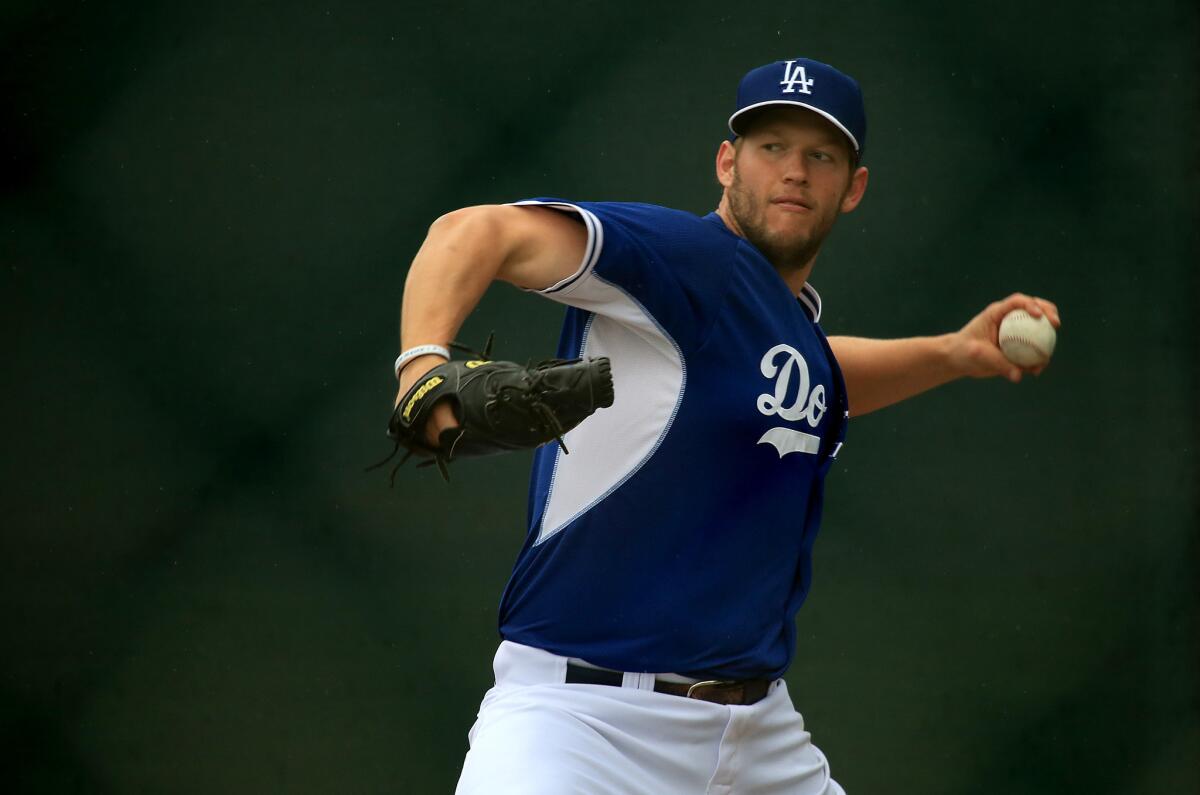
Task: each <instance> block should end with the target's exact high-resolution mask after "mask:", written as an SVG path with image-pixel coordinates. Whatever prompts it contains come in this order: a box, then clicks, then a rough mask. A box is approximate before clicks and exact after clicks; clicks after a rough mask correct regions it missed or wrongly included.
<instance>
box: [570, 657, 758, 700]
mask: <svg viewBox="0 0 1200 795" xmlns="http://www.w3.org/2000/svg"><path fill="white" fill-rule="evenodd" d="M624 680H625V674H623V673H621V672H620V671H607V670H603V669H599V668H586V667H584V666H582V665H576V664H575V663H567V678H566V680H565V681H566V683H567V684H569V685H609V686H612V687H620V686H621V685H622V683H623V682H624ZM654 692H656V693H666V694H667V695H670V696H681V697H683V698H697V699H700V700H701V701H711V702H712V703H714V704H735V705H742V706H748V705H750V704H754V703H757V702H759V701H762V700H763V699H764V698H766V696H767V693H769V692H771V680H770V679H728V680H723V679H709V680H706V681H703V682H696V683H695V684H684V683H682V682H667V681H665V680H662V679H655V680H654Z"/></svg>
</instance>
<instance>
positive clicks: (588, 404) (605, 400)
mask: <svg viewBox="0 0 1200 795" xmlns="http://www.w3.org/2000/svg"><path fill="white" fill-rule="evenodd" d="M491 342H492V341H491V339H489V340H488V344H487V346H486V347H485V348H484V352H483V353H482V354H476V355H477V356H478V358H475V359H471V360H452V361H448V362H446V363H445V364H442V365H439V366H437V367H435V368H433V369H432V370H430V371H429V372H427V373H425V375H423V376H422V377H421V378H420V379H418V380H417V382H416V383H415V384H413V386H412V388H411V389H409V390H408V392H407V393H406V394H405V395H404V397H402V398H401V399H400V402H399V403H397V404H396V408H395V410H394V411H393V412H392V417H391V420H390V421H389V422H388V428H387V435H388V437H389V438H391V439H392V441H393V442H395V444H396V446H395V448H394V449H393V450H392V453H391V455H389V456H388V457H387V458H386V459H384V460H383V461H380V462H379V463H378V464H375V465H374V466H372V467H370V469H374V468H375V467H378V466H382V465H383V464H385V463H387V462H388V461H390V460H391V459H392V458H393V457H394V456H395V455H396V453H397V452H398V451H399V450H400V448H401V447H403V448H405V449H406V450H407V453H406V454H405V455H404V458H402V459H401V460H400V463H398V464H397V465H396V466H395V468H393V469H392V481H393V482H394V481H395V477H396V472H397V471H398V470H399V469H400V467H401V466H403V465H404V463H405V462H406V461H407V460H408V459H409V458H410V457H412V456H414V455H415V456H418V457H420V458H424V459H425V461H423V462H422V463H421V464H418V466H430V465H434V464H436V465H437V467H438V470H439V471H440V472H441V473H442V477H443V478H444V479H446V480H449V479H450V473H449V470H448V469H447V464H448V463H450V462H451V461H453V460H457V459H459V458H475V457H478V456H485V455H494V454H496V453H505V452H508V451H510V450H527V449H531V448H534V447H538V446H539V445H543V444H546V443H547V442H549V441H550V440H552V439H557V440H558V443H559V444H560V445H562V448H563V452H564V453H567V452H569V451H568V450H567V447H566V445H565V444H563V441H562V436H563V434H565V433H566V432H567V431H569V430H571V429H572V428H574V427H575V426H576V425H578V424H579V423H581V422H583V421H584V420H585V419H586V418H587V417H589V416H590V415H591V414H592V413H593V412H594V411H595V410H596V409H598V408H605V407H607V406H611V405H612V402H613V385H612V374H611V372H610V369H609V360H608V359H607V358H606V357H600V358H595V359H587V360H582V359H572V360H564V359H550V360H548V361H544V362H540V363H538V364H535V365H520V364H517V363H515V362H504V361H499V362H497V361H490V360H488V358H487V356H488V354H489V352H490V349H491ZM454 347H456V348H460V349H461V348H462V346H459V345H455V346H454ZM441 400H446V401H448V402H449V403H450V406H451V408H452V409H453V411H454V416H455V418H456V419H457V420H458V427H457V428H452V429H448V430H445V431H443V432H442V433H441V436H440V437H439V439H438V446H437V447H430V446H429V442H428V441H427V440H426V438H425V424H426V421H427V420H428V419H429V415H430V414H431V413H432V411H433V406H434V404H435V403H437V402H439V401H441Z"/></svg>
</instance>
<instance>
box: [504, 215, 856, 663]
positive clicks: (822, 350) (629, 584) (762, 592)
mask: <svg viewBox="0 0 1200 795" xmlns="http://www.w3.org/2000/svg"><path fill="white" fill-rule="evenodd" d="M536 203H542V204H550V205H553V206H556V207H558V208H560V209H561V210H562V211H564V212H572V213H575V214H577V215H578V217H579V218H580V219H581V221H582V222H583V223H584V224H585V226H586V227H587V231H588V242H587V250H586V255H585V257H584V261H583V263H582V264H581V265H580V267H579V269H578V270H577V271H576V272H575V273H574V274H573V275H572V276H571V277H570V278H567V279H565V280H563V281H562V282H560V283H558V284H555V285H553V286H551V287H550V288H548V289H546V290H543V291H541V292H542V294H543V295H545V296H546V297H548V298H551V299H553V300H555V301H559V302H561V303H564V304H566V305H568V307H570V308H569V309H568V310H567V316H566V319H565V321H564V325H563V332H562V339H561V342H560V346H559V355H560V356H562V357H564V358H574V357H577V356H584V357H587V356H608V357H609V358H610V359H611V361H612V374H613V382H614V391H615V395H616V397H615V400H614V402H613V405H612V406H611V407H610V408H607V409H603V410H601V411H598V412H596V413H595V414H594V415H592V416H591V417H590V418H588V419H587V420H586V421H585V422H583V423H582V424H581V425H579V426H578V427H577V428H575V429H574V430H572V431H571V432H570V433H568V434H567V435H566V436H565V437H564V441H565V442H566V445H567V448H568V450H570V454H569V455H564V454H563V451H562V449H561V448H560V447H559V446H558V445H557V444H550V445H547V446H545V447H543V448H541V449H539V450H538V452H537V453H536V455H535V458H534V465H533V475H532V482H531V485H530V492H529V527H528V537H527V539H526V541H525V544H524V546H523V547H522V549H521V552H520V555H519V557H518V559H517V562H516V566H515V568H514V570H513V574H512V577H511V579H510V580H509V583H508V587H507V588H506V589H505V592H504V597H503V599H502V601H501V606H500V634H501V635H502V637H504V638H505V639H507V640H511V641H515V642H517V643H523V644H527V645H530V646H536V647H538V648H541V649H545V650H547V651H550V652H553V653H555V654H559V655H563V656H567V657H576V658H580V659H583V660H586V661H588V662H590V663H593V664H595V665H599V666H602V667H605V668H612V669H615V670H623V671H643V672H654V673H666V672H673V673H679V674H685V675H694V676H701V677H721V678H747V677H777V676H780V675H782V674H783V672H784V671H785V670H786V669H787V667H788V665H789V663H790V662H791V659H792V655H793V653H794V648H795V615H796V611H797V610H799V608H800V605H801V604H802V603H803V602H804V599H805V596H806V595H807V593H808V589H809V584H810V580H811V570H812V547H813V541H814V540H815V538H816V535H817V528H818V526H819V525H820V520H821V501H822V484H823V482H824V478H825V475H826V473H827V472H828V471H829V468H830V466H831V464H832V461H833V459H834V457H835V456H836V455H837V453H838V450H839V448H840V447H841V444H842V440H843V438H844V436H845V428H846V418H847V416H848V414H847V405H846V398H845V387H844V385H843V383H842V376H841V371H840V370H839V369H838V366H837V362H836V360H835V359H834V356H833V353H832V351H831V350H830V348H829V344H828V342H827V341H826V339H825V335H824V333H823V332H822V331H821V328H820V326H819V325H818V324H817V322H818V320H819V317H820V311H821V304H820V298H819V297H818V296H817V294H816V292H815V291H814V290H813V289H812V288H811V287H809V286H807V285H806V286H805V287H804V289H803V291H802V292H801V294H800V295H799V296H797V295H795V294H793V293H792V292H791V290H790V288H789V287H788V286H787V284H786V283H785V282H784V281H783V279H782V278H781V277H780V275H779V273H778V272H777V271H776V270H775V268H774V267H773V266H772V265H771V263H770V262H768V261H767V259H766V258H765V257H764V256H763V255H762V254H761V253H760V252H759V251H758V249H756V248H755V247H754V246H753V245H752V244H751V243H749V242H748V241H746V240H744V239H743V238H741V237H738V236H737V235H735V234H733V233H732V232H730V231H729V229H728V228H727V227H726V226H725V224H724V222H723V221H722V220H721V219H720V217H719V216H717V215H716V214H715V213H711V214H709V215H707V216H704V217H702V218H701V217H697V216H695V215H692V214H691V213H686V212H681V211H678V210H671V209H666V208H663V207H655V206H652V205H644V204H626V203H587V202H574V203H567V202H563V201H560V200H556V199H539V200H536Z"/></svg>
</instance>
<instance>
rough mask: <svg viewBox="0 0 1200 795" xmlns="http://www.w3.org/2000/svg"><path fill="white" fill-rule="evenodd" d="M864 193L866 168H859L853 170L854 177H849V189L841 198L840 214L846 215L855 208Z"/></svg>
mask: <svg viewBox="0 0 1200 795" xmlns="http://www.w3.org/2000/svg"><path fill="white" fill-rule="evenodd" d="M866 192H867V167H866V166H859V167H858V168H856V169H855V170H854V175H853V176H851V177H850V187H849V188H847V189H846V195H844V196H842V212H844V213H848V212H850V211H851V210H853V209H854V208H855V207H857V206H858V203H859V202H861V201H862V197H863V194H864V193H866Z"/></svg>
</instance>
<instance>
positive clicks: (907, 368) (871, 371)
mask: <svg viewBox="0 0 1200 795" xmlns="http://www.w3.org/2000/svg"><path fill="white" fill-rule="evenodd" d="M1014 309H1024V310H1025V311H1027V312H1029V314H1031V315H1033V316H1034V317H1040V316H1041V315H1043V314H1044V315H1046V316H1047V317H1048V318H1050V323H1051V324H1052V325H1053V326H1054V327H1055V328H1058V327H1059V325H1060V321H1059V317H1058V307H1056V306H1055V305H1054V304H1053V303H1051V302H1050V301H1047V300H1045V299H1043V298H1034V297H1032V296H1028V295H1023V294H1021V293H1014V294H1013V295H1010V296H1009V297H1008V298H1005V299H1004V300H1002V301H997V302H995V303H993V304H990V305H989V306H988V307H987V308H986V309H984V310H983V311H982V312H980V313H979V314H978V315H976V316H975V317H974V318H972V319H971V321H970V322H969V323H967V325H965V326H963V327H962V328H961V329H959V330H958V331H955V332H952V333H950V334H943V335H941V336H937V337H909V338H907V339H898V340H876V339H866V338H863V337H830V338H829V345H830V347H832V348H833V354H834V356H836V357H837V360H838V365H839V366H840V367H841V369H842V375H843V377H844V378H845V379H846V392H847V393H848V395H847V398H848V400H849V403H850V415H851V416H852V417H859V416H862V415H863V414H867V413H869V412H872V411H875V410H876V409H881V408H883V407H884V406H890V405H892V404H893V403H899V402H900V401H901V400H906V399H908V398H910V397H913V396H914V395H919V394H920V393H922V392H925V391H926V390H929V389H933V388H934V387H936V386H941V385H942V384H945V383H948V382H950V381H954V380H956V379H959V378H963V377H967V376H969V377H971V378H990V377H992V376H1000V377H1003V378H1007V379H1008V380H1009V381H1012V382H1013V383H1014V384H1015V383H1017V382H1019V381H1020V380H1021V376H1022V374H1024V373H1027V372H1028V373H1032V374H1033V375H1038V374H1040V373H1041V371H1042V369H1043V367H1032V368H1021V367H1018V366H1017V365H1015V364H1013V363H1012V362H1010V361H1009V360H1008V359H1006V358H1005V357H1004V353H1003V352H1001V350H1000V345H999V343H998V342H997V339H998V337H999V334H1000V321H1001V320H1003V319H1004V316H1005V315H1007V314H1008V313H1009V312H1011V311H1012V310H1014Z"/></svg>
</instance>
